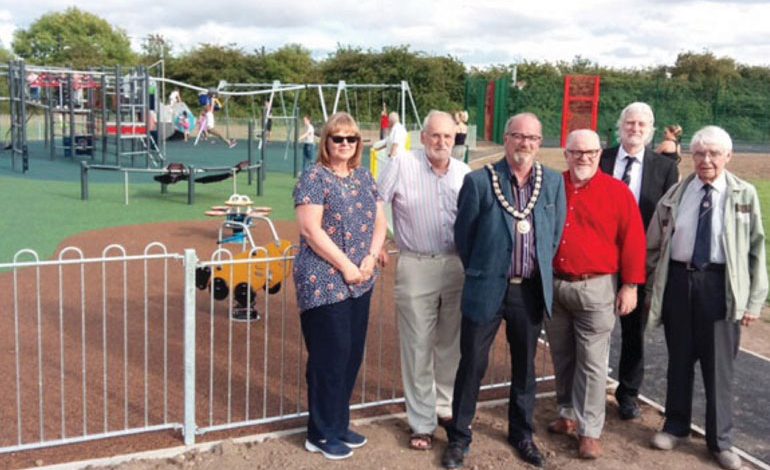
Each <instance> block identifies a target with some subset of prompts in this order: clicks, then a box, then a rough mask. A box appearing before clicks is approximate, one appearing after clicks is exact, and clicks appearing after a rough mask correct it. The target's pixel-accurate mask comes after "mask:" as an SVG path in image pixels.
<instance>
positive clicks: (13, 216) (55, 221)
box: [0, 173, 295, 263]
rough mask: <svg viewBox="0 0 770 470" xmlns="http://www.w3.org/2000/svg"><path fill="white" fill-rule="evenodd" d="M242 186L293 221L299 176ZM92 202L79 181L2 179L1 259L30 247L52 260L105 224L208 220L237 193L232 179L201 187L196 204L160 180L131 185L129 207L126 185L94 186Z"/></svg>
mask: <svg viewBox="0 0 770 470" xmlns="http://www.w3.org/2000/svg"><path fill="white" fill-rule="evenodd" d="M238 178H239V179H238V190H239V192H240V193H243V194H248V195H249V196H250V197H251V198H252V200H253V201H254V204H255V205H259V206H270V207H272V208H273V215H272V218H273V220H292V219H293V218H294V208H293V203H292V199H291V192H292V189H293V188H294V182H295V180H294V179H293V178H292V177H291V176H290V175H286V174H280V173H270V174H268V177H267V179H266V181H265V185H264V195H263V196H262V197H256V188H255V186H248V185H247V179H246V178H247V177H246V175H245V174H242V175H238ZM89 193H90V197H89V200H88V201H82V200H81V199H80V183H72V182H61V181H40V180H30V179H24V178H15V177H0V200H1V201H3V203H2V204H0V230H1V231H2V232H0V233H2V244H0V263H6V262H11V261H13V256H14V254H15V253H16V252H17V251H18V250H21V249H24V248H29V249H32V250H34V251H36V252H37V253H38V255H39V256H40V258H41V259H46V258H50V257H51V256H52V255H53V254H54V252H55V250H56V247H57V246H58V245H59V244H60V243H61V242H62V240H64V239H65V238H67V237H69V236H71V235H74V234H77V233H80V232H84V231H87V230H96V229H101V228H106V227H117V226H124V225H139V224H147V223H153V222H171V221H181V220H204V219H206V216H205V215H204V211H206V210H208V209H209V208H210V207H211V206H212V205H221V204H223V203H224V201H225V200H227V198H228V197H229V196H230V194H231V193H232V182H231V181H224V182H222V183H214V184H208V185H202V184H197V185H196V197H195V201H196V202H195V204H194V205H188V204H187V184H186V183H180V184H177V185H173V186H169V191H168V193H167V194H160V185H158V184H147V183H145V184H131V185H130V186H129V201H130V203H129V205H125V204H124V201H123V199H124V196H123V185H122V184H95V183H91V184H89Z"/></svg>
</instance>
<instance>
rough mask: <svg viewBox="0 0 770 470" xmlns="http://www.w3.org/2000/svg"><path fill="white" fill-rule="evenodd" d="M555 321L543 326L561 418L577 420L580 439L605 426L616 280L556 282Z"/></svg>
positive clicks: (547, 322) (596, 433) (594, 434)
mask: <svg viewBox="0 0 770 470" xmlns="http://www.w3.org/2000/svg"><path fill="white" fill-rule="evenodd" d="M553 293H554V299H553V317H552V318H551V320H550V321H546V322H545V329H546V332H547V333H548V341H549V343H550V349H551V358H552V359H553V366H554V372H555V374H556V401H557V402H558V405H559V416H561V417H563V418H568V419H573V420H576V421H577V422H578V433H579V434H580V435H581V436H587V437H593V438H597V439H598V438H599V437H600V436H601V434H602V428H603V427H604V415H605V410H604V408H605V402H606V398H607V396H606V395H607V361H608V359H609V353H610V335H611V334H612V328H613V327H614V326H615V276H614V275H606V276H601V277H596V278H592V279H588V280H585V281H577V282H567V281H562V280H559V279H555V280H554V292H553Z"/></svg>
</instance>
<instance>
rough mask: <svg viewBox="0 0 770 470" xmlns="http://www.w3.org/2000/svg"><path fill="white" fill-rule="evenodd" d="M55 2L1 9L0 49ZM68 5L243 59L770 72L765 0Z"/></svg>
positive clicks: (57, 0)
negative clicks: (721, 62)
mask: <svg viewBox="0 0 770 470" xmlns="http://www.w3.org/2000/svg"><path fill="white" fill-rule="evenodd" d="M66 5H67V3H66V2H63V1H61V0H34V1H29V0H27V1H24V0H21V1H20V0H0V41H2V44H3V46H5V47H9V46H10V45H11V41H12V38H13V31H14V30H15V29H16V28H27V27H28V26H29V25H30V23H31V22H33V21H35V20H36V19H37V18H39V17H40V16H41V15H43V14H44V13H46V12H50V11H57V10H62V9H64V8H66ZM77 6H78V7H79V8H81V9H83V10H86V11H89V12H91V13H94V14H96V15H98V16H100V17H102V18H104V19H106V20H107V21H109V22H110V23H111V24H113V25H114V26H118V27H120V28H122V29H124V30H125V31H126V32H127V34H128V35H129V37H130V38H131V40H132V43H133V44H134V47H135V48H136V49H137V50H138V49H139V44H140V43H141V41H142V39H143V38H145V37H146V36H147V35H148V34H152V33H158V34H161V35H163V36H164V37H166V38H168V39H170V40H171V42H172V44H173V47H174V51H175V52H181V51H183V50H187V49H191V48H193V47H195V46H196V45H197V44H198V43H202V42H208V43H213V44H222V45H225V44H231V43H234V44H237V45H239V46H240V47H242V48H243V49H244V50H246V51H250V50H252V49H255V48H259V47H262V46H264V47H266V48H267V49H268V50H270V49H275V48H278V47H280V46H281V45H284V44H286V43H299V44H301V45H303V46H304V47H306V48H308V49H310V50H311V51H312V52H313V55H314V57H316V58H319V59H320V58H323V57H325V56H326V55H327V54H328V53H329V52H331V51H334V50H335V49H336V47H337V45H338V44H342V45H351V46H360V47H363V48H365V49H367V48H373V49H379V48H381V47H382V46H386V45H404V44H405V45H409V46H410V47H411V48H412V50H418V51H424V52H427V53H430V54H439V55H445V54H450V55H452V56H454V57H457V58H458V59H460V60H461V61H463V62H464V63H465V64H467V65H476V66H484V65H488V64H510V63H513V62H516V61H521V60H549V61H554V60H566V61H571V60H572V59H573V58H574V57H575V56H576V55H580V56H582V57H584V58H587V59H590V60H592V61H594V62H598V63H599V64H602V65H609V66H615V67H647V66H652V65H670V64H673V63H674V61H675V59H676V56H677V54H678V53H680V52H685V51H694V52H703V51H706V50H708V51H711V52H713V53H715V54H716V55H718V56H723V55H726V56H730V57H732V58H734V59H736V60H737V61H738V62H740V63H744V64H751V65H770V26H768V24H770V23H768V21H767V18H770V1H768V0H726V1H719V2H715V1H703V0H646V1H644V2H641V1H632V0H570V1H554V0H540V1H526V2H524V1H521V0H499V1H490V0H475V1H473V2H471V1H461V0H442V1H420V0H410V1H405V0H357V1H342V0H316V1H312V2H311V1H299V0H278V1H277V0H248V1H247V0H206V1H201V0H186V1H178V0H130V1H128V0H109V1H105V0H80V1H78V2H77Z"/></svg>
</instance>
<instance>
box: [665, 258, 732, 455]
mask: <svg viewBox="0 0 770 470" xmlns="http://www.w3.org/2000/svg"><path fill="white" fill-rule="evenodd" d="M726 313H727V307H726V303H725V273H724V270H721V271H688V270H687V269H686V268H685V267H684V266H683V265H681V264H678V263H674V262H672V263H670V266H669V270H668V282H667V284H666V290H665V293H664V296H663V308H662V315H663V327H664V330H665V335H666V346H667V348H668V373H667V379H668V383H667V387H666V422H665V424H664V425H663V430H664V431H666V432H668V433H669V434H673V435H674V436H680V437H683V436H687V435H689V434H690V422H691V418H692V391H693V377H694V368H695V362H696V361H699V362H700V368H701V374H702V375H703V386H704V388H705V392H706V444H707V445H708V448H709V449H710V450H711V451H715V452H718V451H722V450H728V449H730V447H731V446H732V428H733V412H732V402H733V388H732V387H733V362H734V360H735V356H736V355H737V354H738V347H739V345H740V331H741V330H740V323H739V322H736V321H732V320H726V319H725V318H726Z"/></svg>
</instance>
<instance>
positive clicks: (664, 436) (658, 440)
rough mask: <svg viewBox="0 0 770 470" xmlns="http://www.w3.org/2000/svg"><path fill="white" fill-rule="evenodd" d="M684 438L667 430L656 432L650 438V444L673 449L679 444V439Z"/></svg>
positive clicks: (658, 447) (659, 447) (656, 447)
mask: <svg viewBox="0 0 770 470" xmlns="http://www.w3.org/2000/svg"><path fill="white" fill-rule="evenodd" d="M682 439H684V438H683V437H678V436H674V435H673V434H669V433H667V432H665V431H660V432H656V433H655V435H654V436H652V439H650V445H651V446H652V447H654V448H655V449H659V450H671V449H673V448H674V447H676V445H677V444H679V441H681V440H682Z"/></svg>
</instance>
